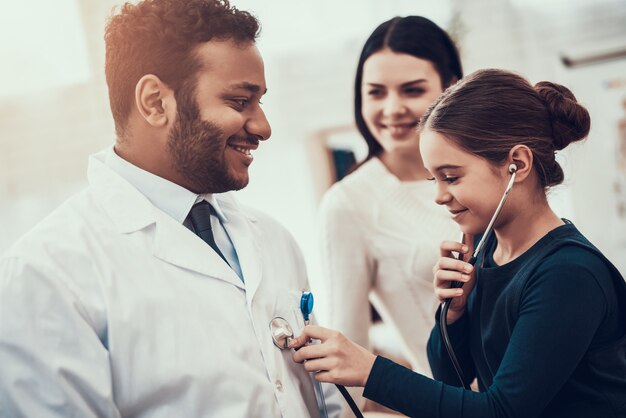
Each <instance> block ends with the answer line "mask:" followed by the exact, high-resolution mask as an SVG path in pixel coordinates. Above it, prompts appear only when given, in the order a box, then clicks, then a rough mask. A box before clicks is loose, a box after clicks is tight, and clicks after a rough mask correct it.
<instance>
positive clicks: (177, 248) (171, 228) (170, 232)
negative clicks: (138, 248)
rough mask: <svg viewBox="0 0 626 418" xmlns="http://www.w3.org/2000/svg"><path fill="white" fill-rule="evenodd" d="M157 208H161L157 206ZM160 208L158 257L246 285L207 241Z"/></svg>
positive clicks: (155, 249)
mask: <svg viewBox="0 0 626 418" xmlns="http://www.w3.org/2000/svg"><path fill="white" fill-rule="evenodd" d="M155 211H158V209H156V208H155ZM158 212H159V213H155V215H156V216H155V218H156V232H155V236H154V242H153V246H152V253H153V254H154V256H155V257H158V258H160V259H161V260H163V261H166V262H168V263H170V264H173V265H175V266H178V267H182V268H185V269H188V270H192V271H196V272H198V273H201V274H204V275H206V276H210V277H214V278H216V279H220V280H224V281H227V282H228V283H231V284H233V285H235V286H237V287H239V288H243V287H244V286H243V283H242V282H241V280H240V279H239V277H237V274H236V273H235V272H234V271H233V270H232V269H231V268H230V266H229V265H228V264H226V263H225V262H224V260H222V258H221V257H220V256H219V255H217V253H216V252H215V251H213V249H211V247H209V245H208V244H207V243H206V242H204V241H203V240H202V239H201V238H200V237H198V236H197V235H196V234H194V233H193V232H191V231H190V230H189V229H187V228H186V227H184V226H183V225H181V224H179V223H178V222H176V221H175V220H174V219H172V218H171V217H169V216H168V215H166V214H165V213H162V212H160V211H158Z"/></svg>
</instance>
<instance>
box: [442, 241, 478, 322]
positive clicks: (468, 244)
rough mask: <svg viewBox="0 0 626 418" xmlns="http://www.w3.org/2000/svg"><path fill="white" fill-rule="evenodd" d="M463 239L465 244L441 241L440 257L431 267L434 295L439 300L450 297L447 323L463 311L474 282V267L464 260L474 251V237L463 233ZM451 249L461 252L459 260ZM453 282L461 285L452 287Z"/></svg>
mask: <svg viewBox="0 0 626 418" xmlns="http://www.w3.org/2000/svg"><path fill="white" fill-rule="evenodd" d="M463 241H465V244H463V243H460V242H454V241H444V242H442V243H441V246H440V255H441V257H440V258H439V261H438V262H437V264H436V265H435V267H434V268H433V272H434V274H435V279H434V281H433V283H434V285H435V295H437V298H438V299H439V301H441V302H443V301H444V300H446V299H449V298H452V302H451V304H450V308H449V310H448V318H447V323H448V325H450V324H452V323H454V322H455V321H456V320H457V319H459V318H460V317H461V316H463V314H464V313H465V306H466V305H467V298H468V297H469V295H470V293H471V291H472V289H473V288H474V282H475V280H476V279H475V277H476V274H475V273H474V267H473V266H472V265H471V264H469V263H467V262H465V261H464V260H469V258H470V257H471V255H472V252H473V251H474V237H473V236H469V237H467V236H465V235H464V236H463ZM453 251H456V252H458V253H459V254H461V255H462V256H463V257H461V258H462V259H461V260H459V259H457V258H455V257H454V254H453V253H452V252H453ZM453 282H461V283H463V286H462V287H460V288H453V287H451V286H452V283H453Z"/></svg>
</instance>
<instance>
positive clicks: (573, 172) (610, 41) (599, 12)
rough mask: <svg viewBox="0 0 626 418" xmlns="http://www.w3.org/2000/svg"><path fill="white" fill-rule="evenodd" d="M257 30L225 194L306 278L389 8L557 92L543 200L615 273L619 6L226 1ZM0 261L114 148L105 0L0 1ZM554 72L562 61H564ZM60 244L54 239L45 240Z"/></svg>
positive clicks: (624, 24)
mask: <svg viewBox="0 0 626 418" xmlns="http://www.w3.org/2000/svg"><path fill="white" fill-rule="evenodd" d="M232 3H233V4H235V5H236V6H238V7H239V8H241V9H245V10H250V11H252V12H253V13H254V14H255V15H257V16H258V17H259V18H260V20H261V23H262V25H263V29H262V35H261V38H260V41H259V48H260V50H261V53H262V54H263V56H264V58H265V63H266V76H267V81H268V87H269V92H268V94H267V95H266V97H265V98H264V100H263V102H264V108H265V110H266V113H267V116H268V119H269V121H270V123H271V124H272V127H273V136H272V138H271V139H270V140H269V141H267V142H266V143H263V144H262V145H261V147H260V148H259V150H258V151H257V152H256V155H255V162H254V164H253V165H252V167H251V182H250V185H249V186H248V187H247V188H246V189H244V190H243V191H241V192H240V193H239V194H240V199H241V200H242V201H244V202H245V203H248V204H251V205H254V206H256V207H258V208H260V209H262V210H264V211H266V212H268V213H271V214H272V215H273V216H274V217H276V218H277V219H279V220H280V221H281V222H282V223H283V224H284V225H285V226H286V227H287V228H288V229H289V230H290V231H291V232H292V233H293V234H294V236H295V237H296V239H297V241H298V242H299V243H300V245H301V246H302V248H303V251H304V253H305V257H306V258H307V261H308V264H309V268H310V273H311V274H317V271H318V270H317V261H316V244H315V237H316V228H315V220H316V211H317V205H318V202H319V199H320V197H321V195H322V194H323V192H324V190H325V189H326V188H327V187H328V186H329V185H330V184H331V182H332V181H333V175H332V173H331V170H330V164H329V158H328V150H327V148H328V147H329V146H331V147H335V148H336V147H347V148H349V149H352V150H354V151H355V153H356V154H357V155H359V153H360V152H361V151H362V148H360V147H362V144H361V142H360V138H359V137H358V135H357V134H356V133H355V128H354V127H353V117H352V112H353V109H352V94H353V75H354V69H355V65H356V62H357V58H358V53H359V52H360V48H361V46H362V44H363V43H364V41H365V39H366V37H367V36H368V35H369V33H370V32H371V31H372V30H373V29H374V27H376V26H377V25H378V24H379V23H381V22H382V21H384V20H386V19H388V18H390V17H393V16H395V15H408V14H419V15H424V16H426V17H428V18H430V19H432V20H434V21H435V22H436V23H438V24H439V25H441V26H442V27H444V28H446V29H447V30H449V31H450V32H451V33H452V34H453V36H454V37H455V39H456V41H457V43H458V45H459V48H460V50H461V54H462V58H463V65H464V70H465V72H466V73H467V74H469V73H470V72H472V71H474V70H476V69H479V68H484V67H499V68H506V69H509V70H514V71H517V72H519V73H521V74H524V75H525V76H527V77H528V78H529V79H530V80H531V81H532V82H537V81H540V80H544V79H549V80H551V81H556V82H559V83H562V84H565V85H567V86H569V87H571V88H572V90H573V91H574V93H575V94H576V95H577V96H578V98H579V99H580V101H582V102H583V103H584V104H585V105H587V106H588V108H589V110H590V112H591V115H592V125H593V127H592V131H591V135H590V137H589V140H588V141H587V142H586V143H584V144H582V145H576V146H573V147H571V148H572V149H568V150H567V151H566V152H565V153H563V154H562V155H560V157H559V158H560V160H561V161H562V162H563V165H564V168H565V171H566V176H567V177H566V184H565V185H563V186H561V187H559V188H558V189H556V190H555V191H553V192H552V196H551V202H552V204H553V205H554V207H555V208H556V210H557V211H558V212H559V213H560V214H562V215H563V216H567V217H569V218H570V219H572V220H573V221H574V222H575V223H576V224H577V226H578V227H579V228H580V229H581V230H582V231H583V232H584V233H585V234H587V236H588V237H589V238H590V239H591V240H592V241H593V242H595V243H596V244H597V245H598V246H599V247H600V248H601V249H602V250H604V251H605V253H606V254H607V255H608V256H609V258H611V259H612V261H614V262H615V263H616V265H618V268H620V270H621V271H622V273H626V259H624V257H620V255H621V254H622V253H623V252H624V250H626V0H568V1H565V0H550V1H541V0H438V1H427V0H394V1H384V0H341V1H330V0H318V1H315V2H312V1H306V0H272V1H261V0H232ZM0 4H1V6H2V13H1V14H0V62H1V64H0V127H1V134H0V253H1V252H3V251H4V250H6V249H7V248H8V247H9V246H10V245H11V243H13V242H14V241H15V240H16V239H17V238H18V237H19V236H20V235H21V234H23V233H24V232H26V231H27V230H28V229H29V228H31V227H32V226H33V225H34V224H35V223H36V222H37V221H39V220H40V219H42V218H43V217H44V216H45V215H46V214H47V213H48V212H50V211H51V210H52V209H53V208H54V207H56V206H57V205H58V204H60V203H61V202H62V201H63V200H64V199H66V198H67V197H68V196H69V195H71V194H72V193H74V192H75V191H77V190H79V189H80V188H82V187H84V186H85V185H86V180H85V177H86V175H85V171H86V159H87V156H88V155H89V154H91V153H93V152H96V151H98V150H100V149H101V148H103V147H106V146H109V145H110V144H112V142H113V141H114V131H113V121H112V118H111V115H110V111H109V107H108V98H107V90H106V84H105V81H104V42H103V28H104V23H105V20H106V18H107V16H108V15H109V14H110V11H111V9H112V7H113V6H114V5H116V4H118V1H116V0H56V1H54V2H50V1H44V0H35V1H30V2H16V1H8V0H0ZM566 64H567V65H566ZM59 239H62V237H59Z"/></svg>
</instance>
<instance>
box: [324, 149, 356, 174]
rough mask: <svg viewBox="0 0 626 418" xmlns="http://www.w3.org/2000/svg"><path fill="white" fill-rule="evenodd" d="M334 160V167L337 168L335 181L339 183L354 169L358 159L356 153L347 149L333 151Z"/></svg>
mask: <svg viewBox="0 0 626 418" xmlns="http://www.w3.org/2000/svg"><path fill="white" fill-rule="evenodd" d="M330 151H331V153H332V158H333V166H334V167H335V173H334V174H335V179H336V180H335V181H339V180H341V179H342V178H344V177H345V176H346V175H348V173H350V170H352V167H354V165H355V164H356V158H355V157H354V152H352V151H350V150H345V149H331V150H330Z"/></svg>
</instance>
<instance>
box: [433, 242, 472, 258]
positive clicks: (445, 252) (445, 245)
mask: <svg viewBox="0 0 626 418" xmlns="http://www.w3.org/2000/svg"><path fill="white" fill-rule="evenodd" d="M453 251H455V252H457V253H461V254H466V253H467V252H468V251H469V247H468V246H467V245H466V244H463V243H462V242H456V241H443V242H442V243H441V244H440V245H439V254H440V255H441V257H451V256H452V252H453Z"/></svg>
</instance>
